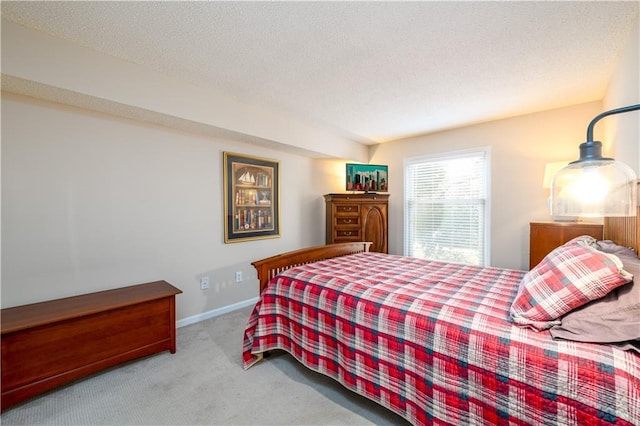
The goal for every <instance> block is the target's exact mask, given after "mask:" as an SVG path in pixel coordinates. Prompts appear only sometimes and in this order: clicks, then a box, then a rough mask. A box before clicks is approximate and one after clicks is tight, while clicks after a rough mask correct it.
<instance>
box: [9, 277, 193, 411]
mask: <svg viewBox="0 0 640 426" xmlns="http://www.w3.org/2000/svg"><path fill="white" fill-rule="evenodd" d="M179 293H182V291H180V290H179V289H177V288H175V287H174V286H172V285H171V284H169V283H167V282H166V281H156V282H152V283H146V284H139V285H134V286H129V287H122V288H117V289H114V290H107V291H100V292H97V293H90V294H85V295H81V296H74V297H67V298H64V299H57V300H50V301H47V302H41V303H34V304H30V305H23V306H16V307H13V308H7V309H2V311H1V312H2V342H1V343H2V410H5V409H7V408H9V407H11V406H12V405H15V404H17V403H19V402H21V401H23V400H25V399H27V398H30V397H32V396H35V395H38V394H40V393H42V392H45V391H47V390H50V389H53V388H54V387H57V386H60V385H62V384H64V383H67V382H70V381H72V380H75V379H78V378H80V377H83V376H86V375H88V374H91V373H94V372H96V371H99V370H102V369H104V368H107V367H111V366H113V365H116V364H119V363H122V362H125V361H130V360H132V359H135V358H139V357H142V356H146V355H150V354H153V353H156V352H162V351H166V350H168V351H170V352H171V353H175V351H176V316H175V296H176V295H177V294H179Z"/></svg>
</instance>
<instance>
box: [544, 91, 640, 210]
mask: <svg viewBox="0 0 640 426" xmlns="http://www.w3.org/2000/svg"><path fill="white" fill-rule="evenodd" d="M636 110H640V104H637V105H630V106H627V107H622V108H616V109H612V110H609V111H605V112H603V113H601V114H599V115H597V116H596V117H595V118H594V119H593V120H591V123H589V126H588V127H587V141H586V142H583V143H582V144H580V158H579V159H578V160H576V161H573V162H571V163H569V164H568V165H567V166H565V167H564V168H562V169H560V170H559V171H558V172H557V173H556V174H555V175H554V177H553V180H552V181H551V215H552V216H581V217H604V216H610V217H617V216H635V215H636V214H637V211H638V209H637V206H638V188H637V187H638V178H637V177H636V174H635V173H634V171H633V170H632V169H631V168H630V167H629V166H627V165H626V164H624V163H622V162H620V161H616V160H614V159H613V158H605V157H602V142H600V141H594V140H593V127H594V126H595V124H596V123H597V122H598V121H599V120H600V119H602V118H604V117H607V116H609V115H613V114H620V113H624V112H630V111H636ZM638 143H640V140H639V141H638Z"/></svg>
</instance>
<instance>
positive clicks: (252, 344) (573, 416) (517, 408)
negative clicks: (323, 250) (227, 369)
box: [243, 253, 640, 425]
mask: <svg viewBox="0 0 640 426" xmlns="http://www.w3.org/2000/svg"><path fill="white" fill-rule="evenodd" d="M523 275H524V272H522V271H514V270H507V269H498V268H480V267H474V266H468V265H459V264H451V263H442V262H433V261H425V260H421V259H415V258H409V257H402V256H394V255H384V254H380V253H361V254H356V255H350V256H345V257H339V258H335V259H330V260H325V261H321V262H316V263H313V264H308V265H304V266H300V267H296V268H292V269H290V270H287V271H285V272H284V273H282V274H281V275H279V276H277V277H275V278H274V279H273V280H272V281H271V283H269V285H268V287H267V288H266V289H265V291H264V293H263V294H262V296H261V299H260V301H259V302H258V303H257V304H256V307H255V309H254V311H253V313H252V315H251V317H250V318H249V321H248V324H247V328H246V330H245V335H244V346H243V362H244V366H245V368H249V367H250V366H251V365H253V364H254V363H255V362H257V361H258V360H259V359H261V356H260V354H261V353H262V352H264V351H269V350H273V349H283V350H285V351H287V352H289V353H291V354H292V355H293V356H294V357H295V358H297V359H298V361H300V362H301V363H302V364H304V365H305V366H307V367H308V368H310V369H312V370H315V371H318V372H320V373H323V374H325V375H327V376H329V377H332V378H334V379H335V380H337V381H338V382H340V383H342V384H343V385H344V386H345V387H347V388H348V389H351V390H352V391H354V392H357V393H359V394H361V395H364V396H366V397H368V398H370V399H372V400H374V401H376V402H378V403H379V404H381V405H383V406H385V407H387V408H389V409H391V410H392V411H394V412H396V413H398V414H399V415H401V416H403V417H405V418H406V419H407V420H409V421H410V422H411V423H413V424H416V425H417V424H452V425H463V424H511V425H521V424H534V425H538V424H546V425H558V424H561V425H592V424H609V423H613V424H639V423H640V356H638V355H637V354H636V353H633V352H630V351H626V352H625V351H621V350H619V349H617V348H614V347H611V346H607V345H595V344H588V343H579V342H569V341H554V340H552V338H551V337H550V335H549V333H548V331H544V332H539V333H536V332H534V331H532V330H530V329H524V328H519V327H516V326H514V325H513V323H512V321H511V319H510V317H509V307H510V304H511V301H512V300H513V298H514V296H515V293H516V290H517V286H518V283H519V282H520V280H521V279H522V277H523Z"/></svg>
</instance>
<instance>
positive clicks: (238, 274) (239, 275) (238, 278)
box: [236, 271, 242, 283]
mask: <svg viewBox="0 0 640 426" xmlns="http://www.w3.org/2000/svg"><path fill="white" fill-rule="evenodd" d="M236 282H237V283H239V282H242V271H237V272H236Z"/></svg>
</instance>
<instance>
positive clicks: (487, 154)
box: [402, 147, 491, 267]
mask: <svg viewBox="0 0 640 426" xmlns="http://www.w3.org/2000/svg"><path fill="white" fill-rule="evenodd" d="M474 156H482V157H483V158H484V177H485V182H484V198H482V197H480V199H481V200H483V208H484V217H483V224H484V226H483V227H482V229H481V232H482V243H481V244H482V252H483V256H482V257H483V258H482V259H481V260H480V262H481V263H480V265H479V266H483V267H486V266H490V264H491V250H490V247H491V241H490V240H491V238H490V236H491V234H490V229H491V222H490V220H491V191H490V189H491V148H490V147H478V148H471V149H465V150H456V151H448V152H442V153H437V154H427V155H419V156H414V157H407V158H405V159H404V164H403V175H404V185H403V188H404V194H403V207H404V208H403V211H404V214H403V216H404V218H403V219H404V225H403V247H402V250H403V254H404V255H405V256H408V255H409V254H408V253H409V250H408V248H409V233H410V232H409V229H410V228H409V226H410V223H409V217H410V213H411V212H410V210H409V204H410V201H411V200H409V198H408V197H409V191H410V186H409V171H408V169H409V167H410V166H411V165H413V164H419V163H433V162H438V161H446V160H454V159H456V158H464V157H474ZM452 200H453V201H448V202H444V204H445V205H446V204H456V203H459V202H460V201H459V200H461V199H460V198H456V199H452ZM433 260H440V259H433ZM442 261H446V262H450V261H449V260H442Z"/></svg>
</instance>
